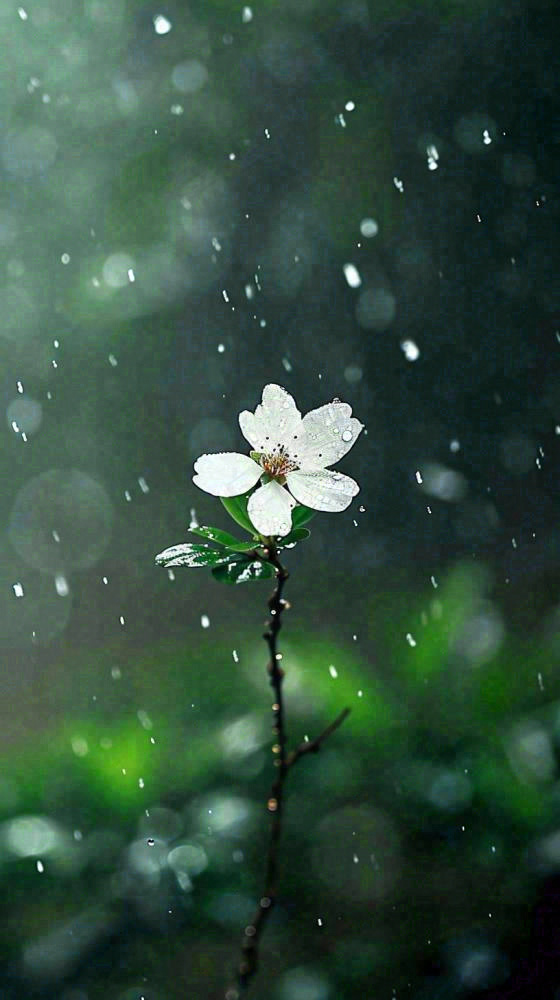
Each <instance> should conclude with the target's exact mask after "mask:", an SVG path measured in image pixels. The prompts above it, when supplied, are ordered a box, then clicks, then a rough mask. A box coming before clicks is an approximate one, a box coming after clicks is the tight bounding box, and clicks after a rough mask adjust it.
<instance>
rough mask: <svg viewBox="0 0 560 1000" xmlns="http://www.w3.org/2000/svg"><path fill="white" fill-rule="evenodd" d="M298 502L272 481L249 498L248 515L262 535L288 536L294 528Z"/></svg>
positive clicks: (260, 487)
mask: <svg viewBox="0 0 560 1000" xmlns="http://www.w3.org/2000/svg"><path fill="white" fill-rule="evenodd" d="M295 505H296V502H295V500H294V498H293V497H291V496H290V494H289V493H288V491H287V490H286V489H285V488H284V487H283V486H280V483H277V482H276V480H274V479H271V481H270V482H269V483H266V485H265V486H259V488H258V490H255V492H254V493H252V494H251V496H250V497H249V503H248V504H247V513H248V515H249V517H250V518H251V521H252V522H253V524H254V525H255V528H256V529H257V531H260V533H261V535H287V534H288V533H289V531H290V529H291V527H292V508H293V507H295Z"/></svg>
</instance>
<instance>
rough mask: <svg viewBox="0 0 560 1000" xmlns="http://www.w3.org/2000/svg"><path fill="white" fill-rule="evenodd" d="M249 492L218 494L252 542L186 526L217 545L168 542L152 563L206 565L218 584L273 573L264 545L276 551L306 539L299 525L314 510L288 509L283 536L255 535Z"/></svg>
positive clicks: (215, 530)
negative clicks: (289, 521) (289, 517)
mask: <svg viewBox="0 0 560 1000" xmlns="http://www.w3.org/2000/svg"><path fill="white" fill-rule="evenodd" d="M250 495H251V494H250V492H249V493H245V494H243V495H242V496H237V497H220V499H221V501H222V504H223V505H224V507H225V509H226V510H227V512H228V514H229V515H230V517H231V518H232V519H233V520H234V521H235V522H236V523H237V524H238V525H239V526H240V527H241V528H243V529H244V530H245V531H246V532H247V533H248V534H249V535H251V537H252V541H250V542H245V541H242V540H241V539H239V538H236V537H235V536H234V535H232V534H230V532H229V531H224V530H223V529H222V528H213V527H210V526H206V525H190V527H189V531H191V532H192V533H193V534H195V535H199V536H200V537H202V538H205V539H207V540H208V542H213V543H214V545H215V546H217V547H211V546H210V545H209V544H208V543H206V544H198V545H197V544H194V543H192V542H184V543H180V544H178V545H172V546H171V547H170V548H168V549H165V550H164V551H163V552H160V553H159V554H158V555H157V556H156V563H157V564H158V565H159V566H164V567H165V568H167V569H171V568H175V567H179V566H189V567H197V566H209V567H210V568H211V570H212V576H213V577H214V578H215V579H216V580H218V581H219V582H220V583H248V582H249V581H251V580H265V579H268V578H270V577H272V576H274V574H275V570H274V566H273V565H272V564H271V562H270V561H269V558H268V552H267V547H269V546H271V545H274V547H275V549H276V551H277V552H280V551H282V549H284V548H293V547H294V545H297V543H298V542H301V541H303V539H304V538H308V537H309V535H310V534H311V532H310V531H309V529H308V528H304V527H303V525H304V524H306V523H307V521H310V520H311V518H312V517H313V516H314V514H315V511H313V510H311V508H309V507H304V506H303V505H298V506H296V507H295V508H294V510H293V511H292V527H291V530H290V532H289V533H288V534H287V535H283V536H282V537H281V539H279V540H277V538H276V537H275V536H272V537H267V536H265V535H261V534H259V532H258V531H257V530H256V528H255V526H254V525H253V524H252V522H251V519H250V517H249V515H248V513H247V503H248V500H249V497H250Z"/></svg>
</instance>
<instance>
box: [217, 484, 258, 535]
mask: <svg viewBox="0 0 560 1000" xmlns="http://www.w3.org/2000/svg"><path fill="white" fill-rule="evenodd" d="M249 495H250V494H248V493H244V494H242V495H241V496H238V497H220V500H221V501H222V503H223V505H224V507H225V509H226V510H227V512H228V514H229V516H230V517H232V518H233V520H234V521H235V522H236V523H237V524H239V525H240V527H241V528H244V529H245V531H248V532H249V534H250V535H257V534H258V532H257V529H256V528H255V526H254V525H253V524H251V519H250V517H249V515H248V513H247V501H248V499H249Z"/></svg>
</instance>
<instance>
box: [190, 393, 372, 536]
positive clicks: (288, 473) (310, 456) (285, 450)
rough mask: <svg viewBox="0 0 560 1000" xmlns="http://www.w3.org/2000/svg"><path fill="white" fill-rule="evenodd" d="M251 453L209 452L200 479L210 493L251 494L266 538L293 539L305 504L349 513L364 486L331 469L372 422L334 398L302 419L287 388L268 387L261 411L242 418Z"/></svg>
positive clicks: (199, 463)
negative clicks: (298, 510)
mask: <svg viewBox="0 0 560 1000" xmlns="http://www.w3.org/2000/svg"><path fill="white" fill-rule="evenodd" d="M239 426H240V427H241V431H242V433H243V436H244V437H245V438H246V439H247V441H248V442H249V444H250V445H251V448H252V449H253V450H252V451H251V453H250V455H242V454H240V453H238V452H233V451H223V452H218V453H217V454H213V455H201V457H200V458H198V459H197V460H196V462H195V463H194V471H195V473H196V475H194V476H193V482H194V483H195V484H196V485H197V486H198V487H199V488H200V489H201V490H204V491H205V492H206V493H211V494H212V495H213V496H217V497H234V496H239V495H241V494H243V493H247V492H248V491H249V490H250V489H252V488H253V486H256V484H257V483H258V482H259V480H261V485H260V486H259V488H258V489H257V490H255V492H254V493H252V494H251V496H250V497H249V502H248V504H247V513H248V515H249V517H250V519H251V521H252V523H253V524H254V526H255V528H256V529H257V531H258V532H260V534H261V535H267V536H269V535H278V536H280V537H282V536H283V535H287V534H288V533H289V531H290V528H291V523H292V510H293V508H294V507H295V505H296V502H297V503H300V504H304V505H305V506H306V507H311V508H313V510H323V511H330V512H334V511H342V510H346V508H347V507H348V506H349V504H350V503H351V502H352V498H353V497H355V496H356V494H357V493H358V492H359V490H360V487H359V486H358V484H357V483H356V482H355V481H354V480H353V479H351V478H350V476H345V475H343V474H342V473H341V472H332V471H331V470H330V469H329V468H328V466H329V465H334V463H335V462H338V461H339V459H341V458H342V457H343V456H344V455H345V454H346V453H347V452H348V451H349V450H350V448H351V447H352V445H353V444H354V443H355V441H356V440H357V438H358V435H359V434H360V432H361V431H362V429H363V427H364V425H363V424H361V423H360V421H359V420H357V419H356V417H353V416H352V407H351V406H350V405H349V404H348V403H342V402H341V401H340V400H339V399H334V400H333V401H332V403H326V404H325V405H324V406H319V407H318V408H317V409H316V410H310V411H309V413H306V414H305V416H304V417H303V418H302V416H301V413H300V412H299V410H298V409H297V407H296V404H295V400H294V399H293V397H292V396H291V395H290V393H289V392H287V391H286V389H283V388H282V386H280V385H275V384H274V383H271V384H269V385H265V387H264V389H263V394H262V403H260V404H259V405H258V406H257V408H256V410H255V412H254V413H251V412H250V411H249V410H243V412H242V413H240V414H239Z"/></svg>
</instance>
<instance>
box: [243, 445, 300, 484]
mask: <svg viewBox="0 0 560 1000" xmlns="http://www.w3.org/2000/svg"><path fill="white" fill-rule="evenodd" d="M251 458H253V459H254V460H255V461H256V462H258V463H259V465H261V466H262V469H263V471H264V472H265V473H266V475H267V476H270V478H271V479H277V480H279V482H280V485H282V486H283V485H284V483H285V482H286V480H285V476H286V473H287V472H293V470H294V469H297V468H298V465H297V462H294V461H293V459H291V458H290V456H289V455H288V453H287V451H286V449H285V447H284V445H280V446H279V447H278V448H277V449H276V448H275V449H274V451H272V452H270V453H268V454H267V453H264V452H253V451H252V452H251Z"/></svg>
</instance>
